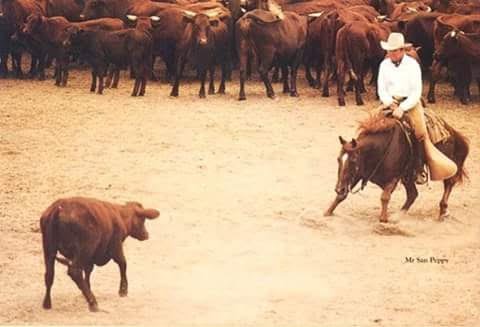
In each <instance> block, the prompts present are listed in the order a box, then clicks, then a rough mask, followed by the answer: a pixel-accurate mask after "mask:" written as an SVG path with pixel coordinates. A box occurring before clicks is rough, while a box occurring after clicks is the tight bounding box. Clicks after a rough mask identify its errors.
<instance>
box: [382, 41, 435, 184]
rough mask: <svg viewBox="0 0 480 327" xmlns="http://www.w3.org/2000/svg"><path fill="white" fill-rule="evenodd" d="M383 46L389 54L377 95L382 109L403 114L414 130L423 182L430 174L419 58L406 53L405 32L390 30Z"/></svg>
mask: <svg viewBox="0 0 480 327" xmlns="http://www.w3.org/2000/svg"><path fill="white" fill-rule="evenodd" d="M380 46H381V47H382V48H383V49H384V50H386V51H387V58H385V59H384V60H383V61H382V63H381V64H380V70H379V72H378V81H377V83H378V95H379V97H380V101H381V102H382V105H383V109H384V110H385V109H388V112H391V114H392V116H393V117H394V118H397V119H401V118H402V117H403V116H404V115H405V116H406V117H407V118H408V120H409V121H410V123H411V125H412V128H413V130H414V134H415V138H416V139H417V142H414V143H415V148H416V154H417V160H416V164H415V173H416V183H417V184H424V183H426V181H427V174H426V171H425V168H424V160H423V157H424V140H425V138H426V137H428V136H427V127H426V124H425V117H424V112H423V107H422V103H421V96H422V71H421V69H420V65H419V64H418V62H417V61H416V60H415V59H413V58H412V57H410V56H407V55H405V48H408V47H411V46H412V45H411V44H410V43H405V40H404V37H403V34H401V33H391V34H390V35H389V36H388V40H387V41H386V42H385V41H380Z"/></svg>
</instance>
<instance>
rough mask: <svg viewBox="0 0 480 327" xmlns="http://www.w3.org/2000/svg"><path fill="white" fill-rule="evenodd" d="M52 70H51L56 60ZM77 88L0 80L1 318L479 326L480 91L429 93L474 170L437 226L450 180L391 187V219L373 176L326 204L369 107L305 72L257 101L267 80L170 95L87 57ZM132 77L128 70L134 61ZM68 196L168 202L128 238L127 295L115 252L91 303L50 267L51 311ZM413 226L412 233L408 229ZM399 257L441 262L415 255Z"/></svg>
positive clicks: (95, 278)
mask: <svg viewBox="0 0 480 327" xmlns="http://www.w3.org/2000/svg"><path fill="white" fill-rule="evenodd" d="M50 74H51V72H50ZM70 76H71V78H70V81H69V86H68V87H67V88H57V87H55V86H54V85H53V81H51V80H48V81H44V82H39V81H29V80H11V79H9V80H0V98H1V101H0V117H1V119H0V167H1V174H0V194H1V196H0V232H1V235H2V237H1V238H0V248H1V249H2V251H1V252H0V285H1V296H0V324H82V325H90V324H93V325H100V324H101V325H111V324H113V325H120V324H128V325H137V324H140V325H155V326H191V325H195V326H275V327H277V326H289V327H290V326H432V327H433V326H436V327H437V326H449V327H453V326H472V327H473V326H480V214H479V212H480V199H479V195H480V192H479V191H480V174H479V165H478V162H479V160H480V154H479V149H480V142H479V139H478V136H479V125H480V99H479V96H478V93H477V92H478V91H477V89H476V88H473V87H472V92H473V94H474V98H473V100H474V103H473V104H472V105H469V106H462V105H461V104H460V103H459V102H458V101H457V100H453V99H452V98H451V96H450V94H451V92H452V91H451V89H450V87H449V86H447V85H441V87H440V88H439V91H440V92H439V93H440V94H439V96H438V104H437V105H435V106H430V107H431V108H433V109H434V110H436V111H437V112H439V113H440V114H441V115H442V116H444V117H445V118H446V119H447V121H448V122H450V123H451V124H452V125H453V126H454V127H455V128H457V129H459V130H460V131H462V132H463V133H464V134H465V135H467V136H468V137H469V138H470V141H471V153H470V157H469V158H468V160H467V169H468V171H469V174H470V182H468V183H466V184H465V185H463V186H460V187H456V188H455V189H454V191H453V193H452V196H451V199H450V208H449V210H450V213H451V217H450V219H448V220H446V221H444V222H437V221H436V217H437V214H438V202H439V200H440V197H441V194H442V188H443V187H442V184H441V183H438V182H431V183H430V184H429V185H427V186H420V187H419V192H420V196H419V198H418V199H417V201H416V203H415V204H414V205H413V207H412V209H411V211H410V212H409V214H408V215H407V216H405V217H398V216H397V215H396V213H397V212H398V210H399V208H400V206H401V204H402V202H403V201H404V199H405V193H404V191H403V188H402V187H399V188H398V189H397V191H396V192H395V193H394V195H393V198H392V201H391V206H390V212H391V214H392V219H393V220H394V221H396V222H394V223H392V224H390V225H391V226H392V227H393V228H392V229H388V230H396V231H398V233H393V235H389V233H385V232H382V229H380V227H379V226H380V224H379V223H378V215H379V208H380V189H379V188H378V187H376V186H374V185H372V184H369V186H368V187H367V189H366V190H365V191H363V192H361V193H359V194H357V195H352V196H350V198H349V199H347V200H346V201H345V202H344V203H342V204H341V205H340V206H339V207H338V208H337V210H336V215H335V216H334V217H329V218H326V217H323V211H324V210H325V209H326V208H327V207H328V205H329V203H330V201H331V200H332V199H333V198H334V194H335V193H334V186H335V182H336V171H337V163H336V156H337V154H338V151H339V149H340V146H339V142H338V135H343V136H344V137H345V138H350V137H352V136H353V135H354V132H355V127H356V125H357V121H358V120H360V119H362V118H364V117H366V115H367V112H368V110H369V109H371V108H373V107H375V105H376V102H375V100H374V99H373V96H372V91H370V93H369V95H368V96H367V97H366V98H367V105H366V106H363V107H357V106H355V105H354V99H353V96H352V95H351V94H349V95H348V97H347V107H346V108H339V107H338V106H337V105H336V103H337V102H336V97H335V88H334V87H333V86H332V93H333V96H332V97H330V98H322V97H320V94H319V91H318V90H314V89H310V88H308V87H307V85H306V83H305V81H304V78H303V73H301V74H300V77H299V90H300V95H301V97H300V98H290V97H288V96H285V95H283V94H281V93H280V91H281V85H279V84H277V85H275V86H274V88H275V90H276V91H278V98H277V100H270V99H268V98H266V97H265V92H264V88H263V85H261V84H260V82H258V81H249V82H248V84H247V89H246V91H247V98H248V99H247V101H244V102H239V101H237V100H236V99H237V96H238V79H237V78H234V81H233V83H228V84H227V94H226V95H225V96H220V95H213V96H208V97H207V99H205V100H200V99H199V98H198V96H197V93H198V88H199V84H198V83H197V82H193V81H188V82H186V83H184V84H183V85H182V86H181V88H180V97H179V98H178V99H174V98H170V97H169V96H168V94H169V92H170V86H169V85H168V84H165V83H159V82H155V83H150V84H149V85H148V87H147V94H146V96H145V97H144V98H133V97H130V92H131V87H132V83H133V82H132V81H130V80H128V79H126V78H122V79H121V81H120V88H119V89H118V90H110V89H108V90H106V91H105V94H104V95H103V96H99V95H94V94H90V92H89V91H88V89H89V83H90V74H89V72H88V71H86V70H85V71H72V72H71V74H70ZM123 76H126V74H124V75H123ZM73 195H82V196H91V197H97V198H100V199H104V200H109V201H114V202H121V203H123V202H124V201H127V200H136V201H139V202H141V203H143V205H144V206H146V207H154V208H157V209H159V210H160V211H161V216H160V218H158V219H157V220H154V221H151V222H148V223H147V227H148V229H149V231H150V240H148V241H146V242H138V241H136V240H134V239H128V240H127V241H126V242H125V252H126V256H127V260H128V271H127V274H128V278H129V295H128V297H126V298H120V297H119V296H118V295H117V292H118V286H119V272H118V268H117V266H116V264H114V263H109V264H108V265H106V266H104V267H99V268H96V269H95V270H94V272H93V274H92V290H93V292H94V294H95V295H96V297H97V300H98V302H99V306H100V308H101V309H102V310H103V311H102V312H99V313H95V314H93V313H90V312H89V311H88V308H87V305H86V302H85V300H84V299H83V297H82V295H81V293H80V291H79V290H78V289H77V288H76V286H75V285H74V283H73V282H72V281H71V280H70V278H69V277H68V275H67V274H66V268H65V267H64V266H61V265H60V264H57V265H56V266H57V269H56V278H55V283H54V286H53V290H52V301H53V308H52V310H50V311H46V310H44V309H42V306H41V303H42V299H43V295H44V282H43V273H44V266H43V256H42V249H41V241H40V239H41V235H40V233H39V224H38V222H39V217H40V214H41V213H42V211H43V210H44V209H45V208H46V207H47V206H48V205H49V204H50V203H51V202H52V201H54V200H55V199H57V198H59V197H67V196H73ZM405 235H409V236H405ZM406 257H413V258H415V259H416V258H426V259H427V260H428V261H429V260H430V258H431V257H434V258H437V259H447V260H448V262H447V263H444V264H435V263H405V258H406Z"/></svg>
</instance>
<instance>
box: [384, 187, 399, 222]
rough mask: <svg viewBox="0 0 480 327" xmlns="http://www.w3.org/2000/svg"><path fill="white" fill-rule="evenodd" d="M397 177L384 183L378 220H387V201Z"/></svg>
mask: <svg viewBox="0 0 480 327" xmlns="http://www.w3.org/2000/svg"><path fill="white" fill-rule="evenodd" d="M398 181H399V179H398V178H395V179H394V180H393V181H391V182H390V183H388V184H387V185H385V187H384V188H383V192H382V197H381V201H382V213H381V214H380V222H382V223H386V222H388V203H389V202H390V197H391V196H392V193H393V191H394V190H395V187H397V184H398Z"/></svg>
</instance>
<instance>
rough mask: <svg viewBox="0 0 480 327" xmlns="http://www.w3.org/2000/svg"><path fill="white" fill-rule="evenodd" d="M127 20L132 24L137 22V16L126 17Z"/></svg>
mask: <svg viewBox="0 0 480 327" xmlns="http://www.w3.org/2000/svg"><path fill="white" fill-rule="evenodd" d="M127 19H128V20H131V21H132V22H134V21H136V20H137V16H135V15H127Z"/></svg>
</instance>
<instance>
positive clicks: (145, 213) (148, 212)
mask: <svg viewBox="0 0 480 327" xmlns="http://www.w3.org/2000/svg"><path fill="white" fill-rule="evenodd" d="M136 212H137V214H138V215H139V216H142V217H145V218H148V219H154V218H157V217H158V216H160V211H158V210H155V209H142V208H137V209H136Z"/></svg>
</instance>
